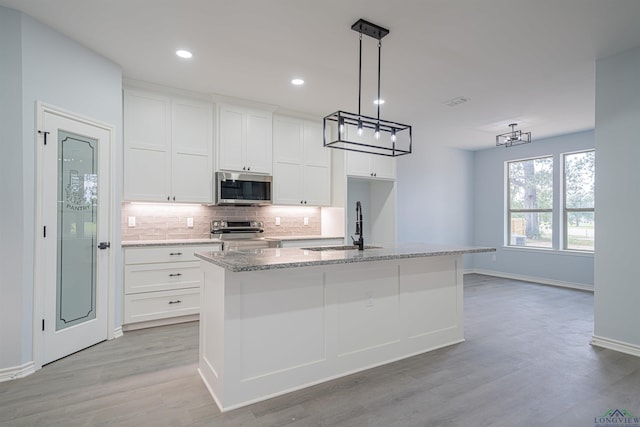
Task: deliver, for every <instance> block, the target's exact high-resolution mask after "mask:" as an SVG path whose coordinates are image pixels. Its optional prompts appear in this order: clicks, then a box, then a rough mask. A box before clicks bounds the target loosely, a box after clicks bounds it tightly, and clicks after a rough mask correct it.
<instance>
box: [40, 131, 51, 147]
mask: <svg viewBox="0 0 640 427" xmlns="http://www.w3.org/2000/svg"><path fill="white" fill-rule="evenodd" d="M38 133H39V134H40V135H44V145H47V135H49V132H46V131H44V132H43V131H41V130H39V131H38Z"/></svg>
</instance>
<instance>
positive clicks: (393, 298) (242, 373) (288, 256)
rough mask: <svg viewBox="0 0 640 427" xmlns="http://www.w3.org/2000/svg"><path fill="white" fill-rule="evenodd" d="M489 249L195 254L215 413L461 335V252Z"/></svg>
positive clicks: (204, 359) (205, 371)
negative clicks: (200, 277) (199, 276)
mask: <svg viewBox="0 0 640 427" xmlns="http://www.w3.org/2000/svg"><path fill="white" fill-rule="evenodd" d="M494 250H495V249H494V248H478V247H445V246H427V245H420V244H406V245H398V246H395V247H393V248H389V247H387V248H381V249H367V250H365V251H357V250H345V251H311V250H304V249H298V248H283V249H263V250H257V251H240V252H234V253H220V252H203V253H198V254H196V256H198V257H199V258H200V259H201V260H202V261H201V268H202V272H203V276H204V277H203V286H202V290H201V313H200V352H199V372H200V375H201V377H202V379H203V381H204V382H205V384H206V386H207V387H208V389H209V391H210V392H211V394H212V396H213V398H214V399H215V401H216V403H217V405H218V407H219V408H220V409H221V410H222V411H226V410H230V409H234V408H238V407H241V406H245V405H248V404H251V403H254V402H258V401H261V400H264V399H268V398H271V397H275V396H278V395H281V394H284V393H288V392H291V391H294V390H298V389H301V388H304V387H308V386H311V385H314V384H317V383H320V382H324V381H327V380H331V379H334V378H338V377H341V376H344V375H348V374H351V373H354V372H358V371H362V370H365V369H369V368H372V367H375V366H379V365H383V364H386V363H390V362H393V361H396V360H400V359H403V358H406V357H410V356H413V355H416V354H420V353H424V352H427V351H431V350H435V349H437V348H441V347H444V346H448V345H452V344H456V343H459V342H462V341H464V333H463V303H462V297H463V288H462V284H463V276H462V270H463V267H462V255H463V254H465V253H479V252H489V251H494Z"/></svg>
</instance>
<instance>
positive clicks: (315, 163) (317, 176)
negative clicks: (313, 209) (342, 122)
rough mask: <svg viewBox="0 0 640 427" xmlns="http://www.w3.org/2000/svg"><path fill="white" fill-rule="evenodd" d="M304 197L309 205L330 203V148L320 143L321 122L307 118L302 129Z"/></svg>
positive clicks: (326, 204) (327, 204)
mask: <svg viewBox="0 0 640 427" xmlns="http://www.w3.org/2000/svg"><path fill="white" fill-rule="evenodd" d="M302 140H303V153H304V171H303V173H304V178H303V181H304V199H305V201H306V202H307V204H309V205H314V206H329V205H330V204H331V151H330V150H331V149H329V148H326V147H325V146H324V145H323V143H322V123H320V122H314V121H310V120H307V121H305V122H304V130H303V138H302Z"/></svg>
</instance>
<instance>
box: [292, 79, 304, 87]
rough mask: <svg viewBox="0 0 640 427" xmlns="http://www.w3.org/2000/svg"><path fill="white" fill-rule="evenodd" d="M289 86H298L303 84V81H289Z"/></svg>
mask: <svg viewBox="0 0 640 427" xmlns="http://www.w3.org/2000/svg"><path fill="white" fill-rule="evenodd" d="M291 84H292V85H296V86H300V85H303V84H304V80H302V79H293V80H291Z"/></svg>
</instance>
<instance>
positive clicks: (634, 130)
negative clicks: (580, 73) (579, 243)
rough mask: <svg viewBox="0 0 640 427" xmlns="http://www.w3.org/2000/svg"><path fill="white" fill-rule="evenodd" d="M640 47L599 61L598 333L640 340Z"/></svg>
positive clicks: (625, 340) (635, 342)
mask: <svg viewBox="0 0 640 427" xmlns="http://www.w3.org/2000/svg"><path fill="white" fill-rule="evenodd" d="M639 119H640V48H636V49H633V50H630V51H627V52H624V53H622V54H619V55H615V56H613V57H609V58H605V59H603V60H600V61H598V62H597V63H596V131H595V140H596V150H597V151H596V153H597V154H596V155H597V159H596V211H597V227H596V251H597V255H596V262H595V279H596V280H595V332H594V335H596V336H599V337H603V338H607V339H610V340H617V341H621V342H623V343H627V344H632V345H635V346H640V310H638V302H639V301H640V267H638V253H639V252H640V251H639V249H638V248H639V244H638V243H639V242H640V228H639V227H638V218H639V216H638V213H639V212H640V190H638V188H639V187H640V167H638V164H639V162H640V133H638V123H639Z"/></svg>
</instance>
